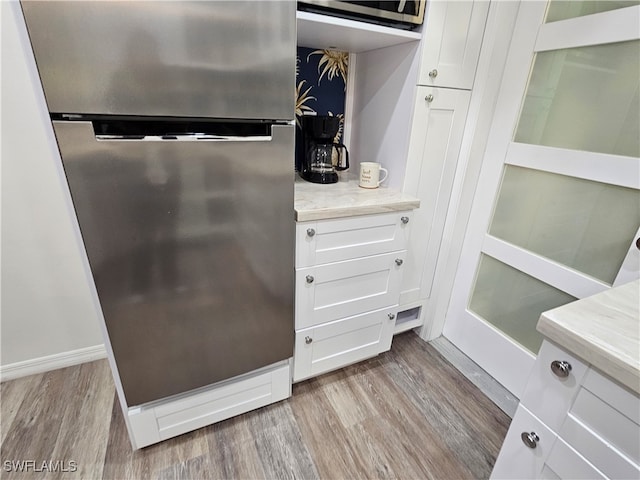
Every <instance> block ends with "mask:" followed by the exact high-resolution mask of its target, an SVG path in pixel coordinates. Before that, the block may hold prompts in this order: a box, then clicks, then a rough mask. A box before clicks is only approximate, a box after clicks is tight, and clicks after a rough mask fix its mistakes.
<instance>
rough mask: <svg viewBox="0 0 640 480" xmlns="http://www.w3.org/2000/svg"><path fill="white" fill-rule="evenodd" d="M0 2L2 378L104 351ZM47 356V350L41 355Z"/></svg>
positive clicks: (68, 210)
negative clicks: (27, 366) (19, 368)
mask: <svg viewBox="0 0 640 480" xmlns="http://www.w3.org/2000/svg"><path fill="white" fill-rule="evenodd" d="M0 4H1V25H2V37H1V38H2V44H1V48H2V70H1V72H2V83H1V92H2V96H1V103H0V108H1V112H2V117H1V125H0V131H1V133H2V135H1V137H0V139H1V140H0V142H1V155H2V156H1V158H2V170H1V182H2V194H1V212H2V217H1V218H2V235H1V243H0V246H1V258H0V261H1V270H2V276H1V296H0V305H1V307H0V315H1V316H0V328H1V330H0V334H1V341H0V366H1V367H0V371H1V372H2V376H3V379H6V378H9V377H11V376H19V374H18V375H16V374H14V375H8V372H10V371H14V370H16V366H24V365H25V364H31V365H33V364H38V365H40V367H39V368H40V370H44V369H46V368H47V366H48V365H54V364H55V362H54V363H51V359H52V358H61V357H65V356H66V357H69V356H73V355H74V354H75V358H76V359H77V360H78V361H83V360H86V359H87V358H86V354H87V351H91V352H93V355H94V357H95V355H96V352H98V354H99V353H100V352H104V349H103V348H102V346H101V345H102V335H101V332H100V328H99V323H98V318H99V317H98V313H97V310H96V308H95V306H94V304H93V300H92V298H93V297H92V291H91V290H90V288H89V282H88V281H87V280H88V279H87V272H86V270H85V262H86V260H85V254H84V251H83V247H82V245H81V243H80V239H79V231H78V227H77V223H76V219H75V214H74V213H73V210H72V206H71V200H70V197H69V192H68V189H67V186H66V182H65V180H64V173H63V172H62V167H61V164H60V159H59V154H58V150H57V147H56V143H55V137H54V135H53V130H52V127H51V123H50V121H49V118H48V114H47V109H46V105H45V100H44V95H43V92H42V88H41V86H40V83H39V79H38V76H37V70H36V66H35V62H34V59H33V55H32V53H31V49H30V46H29V44H28V37H27V33H26V29H25V26H24V20H23V19H22V15H21V12H20V9H19V5H17V4H16V3H15V2H10V3H9V2H4V1H3V2H0ZM88 347H93V348H88ZM78 351H80V352H81V353H82V352H84V357H83V356H82V355H80V356H78ZM74 352H75V353H74ZM48 356H55V357H52V358H49V359H42V358H41V357H48ZM35 359H40V360H39V361H35ZM72 363H73V362H72ZM57 366H61V365H57ZM22 372H23V373H25V372H26V373H33V370H31V371H28V372H27V371H25V370H24V369H22Z"/></svg>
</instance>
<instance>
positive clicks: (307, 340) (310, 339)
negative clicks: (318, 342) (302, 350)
mask: <svg viewBox="0 0 640 480" xmlns="http://www.w3.org/2000/svg"><path fill="white" fill-rule="evenodd" d="M311 342H313V338H311V337H304V343H306V344H307V345H309V344H310V343H311Z"/></svg>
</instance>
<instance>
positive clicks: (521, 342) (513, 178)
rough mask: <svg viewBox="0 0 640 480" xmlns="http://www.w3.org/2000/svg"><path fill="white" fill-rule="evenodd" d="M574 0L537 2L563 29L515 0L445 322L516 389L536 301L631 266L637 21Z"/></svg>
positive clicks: (639, 202)
mask: <svg viewBox="0 0 640 480" xmlns="http://www.w3.org/2000/svg"><path fill="white" fill-rule="evenodd" d="M533 3H535V2H533ZM570 3H571V8H570V9H569V10H570V11H569V10H567V9H566V8H565V7H566V5H564V6H562V5H560V4H559V3H558V2H551V4H550V7H549V9H548V12H547V13H548V16H547V18H549V17H550V16H551V17H552V18H555V20H554V21H555V22H556V25H557V26H560V25H561V26H562V31H563V32H562V33H563V35H560V36H558V35H557V31H558V29H557V28H555V32H556V33H553V31H552V30H549V29H546V28H544V12H543V11H542V10H541V8H542V7H544V5H542V6H541V5H540V4H537V5H534V4H532V3H529V2H522V3H521V7H520V13H519V18H518V21H517V23H516V28H515V30H514V37H513V38H514V40H513V41H512V47H511V50H510V53H509V59H508V60H507V67H506V69H505V73H504V76H503V83H502V85H503V90H502V93H501V94H500V97H499V99H498V103H497V107H496V114H495V116H494V126H492V134H493V136H492V137H491V136H490V142H489V144H488V146H487V150H486V153H485V157H484V163H483V173H485V172H493V173H491V175H493V177H490V175H489V174H485V175H484V176H481V178H480V184H479V185H478V188H477V190H476V197H475V200H474V210H472V213H471V215H472V218H473V216H474V213H475V214H476V215H482V216H484V217H483V218H486V223H484V226H481V222H479V221H477V222H475V223H473V224H474V225H478V227H477V228H478V229H477V230H475V232H473V231H471V230H468V231H467V235H466V237H465V246H464V247H463V252H462V257H461V261H460V266H459V269H458V274H457V276H456V287H454V292H453V293H452V299H451V307H450V309H449V312H448V313H447V323H446V324H445V329H444V334H445V336H446V337H447V338H449V339H450V340H451V341H452V342H453V343H454V344H456V345H457V346H458V348H460V349H461V350H463V351H464V352H465V353H466V354H467V355H469V356H470V357H471V358H472V359H473V360H474V361H476V363H478V364H480V366H482V367H483V368H484V369H485V370H487V372H488V373H490V374H491V375H492V376H493V377H494V378H496V379H497V380H498V381H499V382H501V383H502V384H503V385H504V386H505V387H507V388H508V389H509V390H511V392H512V393H513V394H514V395H516V396H519V395H520V394H521V392H522V389H523V388H524V384H525V381H526V378H527V376H528V372H529V370H530V368H531V367H532V366H533V361H534V360H535V355H536V354H537V351H538V349H539V347H540V345H541V343H542V336H541V335H540V334H539V333H538V332H537V331H536V329H535V326H536V324H537V321H538V318H539V316H540V314H541V313H542V312H544V311H546V310H548V309H551V308H554V307H557V306H560V305H563V304H565V303H568V302H570V301H573V300H575V299H576V298H583V297H584V296H588V295H591V294H593V293H597V292H599V291H602V290H605V289H607V288H610V287H611V286H612V285H616V282H618V281H619V279H621V278H622V276H621V275H620V273H619V272H620V271H621V269H622V268H623V266H624V267H625V268H626V269H627V270H629V267H630V266H631V267H632V268H631V269H632V272H631V276H632V277H634V276H635V278H637V277H638V276H640V252H638V251H636V250H635V246H634V245H635V240H636V236H638V235H639V233H638V232H639V231H640V158H639V157H640V135H639V134H638V132H639V131H640V115H639V113H638V112H640V104H639V93H640V75H638V72H639V71H640V31H636V30H637V29H634V30H633V32H631V34H627V33H626V31H625V33H624V34H623V35H620V31H618V30H617V29H615V28H613V27H612V26H611V25H612V23H611V22H610V18H611V16H612V15H614V16H615V15H619V16H629V15H640V6H631V7H628V6H627V7H626V8H623V9H618V10H616V11H615V12H617V13H613V11H609V12H606V13H597V11H605V10H611V9H608V8H607V6H605V5H601V6H598V7H596V8H595V10H594V9H592V8H591V7H593V5H591V4H589V5H587V4H586V2H585V5H583V6H584V7H585V8H576V5H578V4H581V3H582V2H575V1H574V2H570ZM618 3H620V2H618ZM635 3H636V4H637V3H638V2H635ZM561 7H562V8H561ZM563 8H564V10H563ZM562 12H564V13H562ZM579 15H583V16H581V17H579ZM599 15H600V16H602V17H599ZM605 16H606V21H603V23H602V25H603V27H602V29H600V30H599V31H597V32H594V33H593V36H591V37H590V35H591V34H590V33H589V32H591V30H590V29H589V28H586V26H592V25H593V24H594V23H593V22H594V21H596V20H597V19H598V18H603V19H604V17H605ZM570 17H579V18H571V19H570V20H562V18H570ZM533 22H538V23H537V27H535V26H534V25H532V24H533ZM614 24H615V22H614ZM518 26H524V27H526V28H523V29H522V30H524V31H526V32H527V33H526V34H527V35H528V37H527V39H526V41H521V39H520V38H518V39H516V38H517V37H518V36H519V35H523V33H522V31H518ZM541 26H542V27H541ZM548 32H552V33H548ZM585 32H587V34H586V35H585ZM607 35H610V38H611V40H608V37H607ZM541 37H544V38H541ZM561 37H568V38H572V39H574V40H575V39H578V40H580V41H581V42H582V44H576V45H574V46H572V48H565V47H566V38H561ZM621 38H623V39H624V41H620V39H621ZM574 40H572V41H574ZM574 43H576V42H574ZM577 43H580V42H577ZM537 45H542V47H540V51H536V46H537ZM550 45H551V46H553V45H557V47H556V48H549V46H550ZM527 48H528V51H527ZM526 59H529V62H526ZM527 63H528V64H527ZM527 67H529V68H530V70H529V74H528V76H527V75H526V70H527ZM514 84H517V85H520V87H519V89H520V90H518V89H517V88H513V85H514ZM505 86H508V87H505ZM507 119H508V120H507ZM509 127H511V128H509ZM510 132H513V133H510ZM500 155H501V156H500ZM525 167H526V168H525ZM612 172H614V173H613V174H612ZM616 172H617V173H616ZM620 172H624V173H620ZM483 182H484V184H483ZM487 192H488V193H487ZM491 192H493V196H492V197H491ZM492 198H493V200H492ZM476 200H477V201H476ZM481 208H483V209H484V210H483V211H481V210H480V209H481ZM480 228H482V230H480ZM474 236H476V237H474ZM480 238H481V239H482V240H481V241H479V239H480ZM633 262H635V263H636V265H635V266H633V265H632V264H633ZM624 278H625V279H626V280H629V272H628V271H627V272H626V273H625V275H624Z"/></svg>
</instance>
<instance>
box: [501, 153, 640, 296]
mask: <svg viewBox="0 0 640 480" xmlns="http://www.w3.org/2000/svg"><path fill="white" fill-rule="evenodd" d="M638 225H640V191H638V190H635V189H631V188H625V187H618V186H615V185H609V184H605V183H599V182H592V181H590V180H583V179H579V178H574V177H567V176H564V175H556V174H554V173H548V172H543V171H540V170H532V169H528V168H521V167H515V166H513V165H507V166H506V167H505V173H504V178H503V180H502V187H501V188H500V194H499V196H498V201H497V204H496V208H495V211H494V214H493V221H492V223H491V227H490V229H489V233H490V234H491V235H493V236H494V237H498V238H500V239H502V240H506V241H507V242H509V243H513V244H514V245H517V246H519V247H522V248H526V249H527V250H530V251H532V252H534V253H536V254H538V255H542V256H544V257H546V258H549V259H551V260H554V261H556V262H558V263H561V264H563V265H566V266H568V267H570V268H573V269H574V270H579V271H581V272H583V273H586V274H587V275H590V276H592V277H594V278H597V279H598V280H602V281H603V282H606V283H608V284H612V283H613V281H614V280H615V278H616V275H617V274H618V270H619V269H620V266H621V265H622V262H623V261H624V259H625V256H626V255H627V252H628V250H629V245H631V242H632V241H633V240H634V235H635V233H636V231H637V229H638Z"/></svg>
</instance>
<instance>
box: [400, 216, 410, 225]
mask: <svg viewBox="0 0 640 480" xmlns="http://www.w3.org/2000/svg"><path fill="white" fill-rule="evenodd" d="M400 221H401V222H402V223H404V224H405V225H406V224H407V223H409V217H401V218H400Z"/></svg>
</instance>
